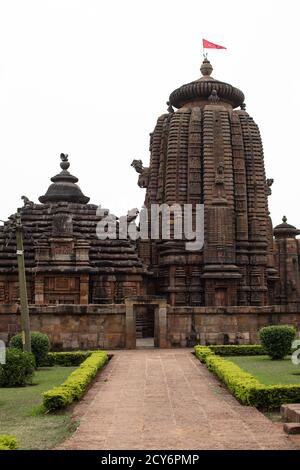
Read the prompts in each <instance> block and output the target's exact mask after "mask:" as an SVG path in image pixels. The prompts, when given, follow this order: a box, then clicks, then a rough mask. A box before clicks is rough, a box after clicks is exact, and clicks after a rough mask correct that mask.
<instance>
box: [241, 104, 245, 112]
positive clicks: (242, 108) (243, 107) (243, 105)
mask: <svg viewBox="0 0 300 470" xmlns="http://www.w3.org/2000/svg"><path fill="white" fill-rule="evenodd" d="M241 110H242V111H246V103H242V104H241Z"/></svg>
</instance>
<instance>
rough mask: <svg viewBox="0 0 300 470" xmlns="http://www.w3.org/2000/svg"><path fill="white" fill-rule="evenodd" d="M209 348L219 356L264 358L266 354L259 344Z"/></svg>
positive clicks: (226, 345)
mask: <svg viewBox="0 0 300 470" xmlns="http://www.w3.org/2000/svg"><path fill="white" fill-rule="evenodd" d="M209 347H210V349H211V350H212V351H213V352H214V353H215V354H218V355H219V356H264V355H265V354H267V352H266V351H265V349H264V348H263V347H262V346H261V345H260V344H225V345H214V346H209Z"/></svg>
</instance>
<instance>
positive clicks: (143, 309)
mask: <svg viewBox="0 0 300 470" xmlns="http://www.w3.org/2000/svg"><path fill="white" fill-rule="evenodd" d="M135 310H136V315H135V327H136V346H137V347H154V310H155V308H154V305H137V306H136V307H135Z"/></svg>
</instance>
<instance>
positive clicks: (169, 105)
mask: <svg viewBox="0 0 300 470" xmlns="http://www.w3.org/2000/svg"><path fill="white" fill-rule="evenodd" d="M167 105H168V113H170V114H173V113H174V109H173V106H172V105H171V103H170V101H167Z"/></svg>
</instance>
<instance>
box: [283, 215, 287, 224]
mask: <svg viewBox="0 0 300 470" xmlns="http://www.w3.org/2000/svg"><path fill="white" fill-rule="evenodd" d="M282 222H283V223H284V224H286V223H287V217H286V216H285V215H284V216H283V217H282Z"/></svg>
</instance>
